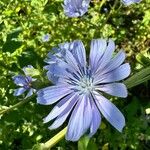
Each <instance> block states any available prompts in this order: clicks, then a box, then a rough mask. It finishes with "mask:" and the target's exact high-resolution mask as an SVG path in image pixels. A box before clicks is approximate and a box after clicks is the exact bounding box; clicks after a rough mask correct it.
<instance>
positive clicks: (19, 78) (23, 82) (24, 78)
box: [13, 65, 36, 98]
mask: <svg viewBox="0 0 150 150" xmlns="http://www.w3.org/2000/svg"><path fill="white" fill-rule="evenodd" d="M29 69H34V68H33V66H31V65H28V66H27V67H24V68H23V69H22V70H23V71H24V73H25V75H16V76H14V77H13V80H14V83H15V84H16V85H18V86H20V88H18V89H15V91H14V96H20V95H21V94H23V93H24V92H26V91H28V93H27V95H26V98H27V97H30V96H31V95H32V94H33V93H34V92H35V91H36V90H35V89H34V88H32V82H33V81H35V80H36V79H34V78H32V77H30V76H28V73H29V71H28V70H29Z"/></svg>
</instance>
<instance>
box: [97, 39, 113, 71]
mask: <svg viewBox="0 0 150 150" xmlns="http://www.w3.org/2000/svg"><path fill="white" fill-rule="evenodd" d="M114 50H115V43H114V41H112V40H111V39H109V41H108V45H107V47H106V50H105V51H104V54H103V56H102V57H101V58H100V60H99V62H98V63H97V65H98V68H97V72H98V71H101V70H102V69H103V68H104V67H105V66H106V65H107V64H108V63H109V62H110V60H111V58H112V55H113V52H114Z"/></svg>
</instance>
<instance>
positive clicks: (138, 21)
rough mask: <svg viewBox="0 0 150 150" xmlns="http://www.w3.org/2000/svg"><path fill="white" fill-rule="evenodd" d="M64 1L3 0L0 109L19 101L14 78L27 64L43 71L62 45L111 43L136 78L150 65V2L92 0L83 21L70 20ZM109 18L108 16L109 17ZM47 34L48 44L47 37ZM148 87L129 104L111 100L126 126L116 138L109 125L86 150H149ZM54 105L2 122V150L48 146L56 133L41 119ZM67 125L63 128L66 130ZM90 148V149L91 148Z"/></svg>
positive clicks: (132, 94)
mask: <svg viewBox="0 0 150 150" xmlns="http://www.w3.org/2000/svg"><path fill="white" fill-rule="evenodd" d="M62 4H63V0H1V1H0V74H1V75H0V110H3V109H5V108H7V107H9V106H11V105H14V104H16V103H18V102H19V101H21V100H22V99H23V97H24V96H22V97H19V98H16V97H14V96H13V89H15V88H16V86H15V85H14V83H13V81H12V76H13V75H15V74H18V73H20V72H21V68H22V67H24V66H26V65H29V64H31V65H33V66H34V67H35V68H40V69H42V67H43V66H44V65H45V63H44V61H43V60H44V59H45V57H46V55H47V53H48V51H50V50H51V49H52V47H54V46H57V45H58V44H59V43H63V42H66V41H73V40H75V39H80V40H82V41H83V42H84V44H85V45H86V49H87V53H88V50H89V46H90V41H91V39H93V38H101V37H103V38H112V39H114V40H115V43H116V44H117V49H118V50H119V49H121V48H122V49H124V50H125V51H126V53H127V61H128V62H130V64H131V66H132V74H133V73H135V72H137V71H139V70H140V69H141V68H145V67H146V66H149V65H150V53H149V46H150V8H149V6H150V1H149V0H143V1H142V2H141V3H140V4H133V5H131V6H128V7H125V6H124V5H123V4H122V3H121V2H120V1H118V3H117V4H116V5H115V7H114V0H108V1H105V3H104V4H103V5H101V4H102V3H101V0H93V1H92V2H91V4H90V9H89V11H88V13H86V15H84V16H83V17H82V18H68V17H66V16H65V15H64V12H63V8H62ZM108 16H109V17H108ZM45 34H49V35H50V38H49V41H47V42H44V41H43V40H42V39H43V36H44V35H45ZM149 89H150V83H149V82H146V83H144V84H141V85H139V86H136V87H134V88H132V89H129V96H128V98H127V99H125V100H123V99H113V102H114V103H115V104H116V106H117V107H118V108H119V109H120V110H121V111H122V112H123V114H124V115H125V118H126V127H125V128H124V131H123V133H122V134H120V133H118V131H116V130H115V129H114V128H113V127H112V126H110V125H109V123H108V122H105V120H104V119H103V122H102V124H101V126H100V129H99V130H98V132H97V133H96V135H94V137H93V138H92V139H91V140H90V144H89V145H88V147H87V149H90V150H96V149H102V150H107V149H111V150H113V149H114V150H116V149H119V150H126V149H135V150H143V149H144V150H148V149H150V127H149V125H150V91H149ZM50 110H51V107H50V106H41V105H38V104H36V98H33V99H32V100H31V101H30V102H28V103H26V104H25V105H24V106H22V107H19V108H17V109H15V110H14V111H11V112H9V113H7V114H5V115H1V119H0V149H1V150H25V149H31V148H32V146H33V145H34V144H36V143H40V142H46V141H47V140H49V139H50V138H51V137H53V136H54V135H55V134H56V133H57V132H59V131H60V130H61V129H62V128H63V127H62V128H59V129H57V130H55V131H50V130H49V129H48V124H43V122H42V118H43V117H45V116H46V115H47V114H48V113H49V112H50ZM64 126H65V125H64ZM85 141H86V138H83V139H81V140H80V141H79V142H78V143H73V142H67V141H65V139H64V140H62V141H61V142H59V143H58V144H57V145H56V146H55V147H54V148H52V149H54V150H55V149H59V150H67V149H68V150H70V149H72V150H76V149H77V147H78V148H79V149H80V150H85ZM91 147H92V148H91Z"/></svg>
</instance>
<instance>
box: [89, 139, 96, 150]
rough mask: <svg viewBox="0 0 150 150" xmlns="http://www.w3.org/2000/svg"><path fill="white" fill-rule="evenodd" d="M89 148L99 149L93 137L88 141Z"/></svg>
mask: <svg viewBox="0 0 150 150" xmlns="http://www.w3.org/2000/svg"><path fill="white" fill-rule="evenodd" d="M87 150H98V147H97V145H96V143H95V142H94V140H93V139H91V140H90V141H89V143H88V146H87Z"/></svg>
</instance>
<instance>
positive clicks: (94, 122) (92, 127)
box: [89, 102, 101, 137]
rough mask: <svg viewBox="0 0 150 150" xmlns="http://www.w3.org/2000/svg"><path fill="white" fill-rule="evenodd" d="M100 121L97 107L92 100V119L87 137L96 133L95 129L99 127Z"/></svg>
mask: <svg viewBox="0 0 150 150" xmlns="http://www.w3.org/2000/svg"><path fill="white" fill-rule="evenodd" d="M100 123H101V114H100V112H99V110H98V108H97V107H96V105H95V103H94V102H92V121H91V125H90V133H89V137H92V136H93V135H94V134H95V133H96V131H97V130H98V128H99V127H100Z"/></svg>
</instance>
